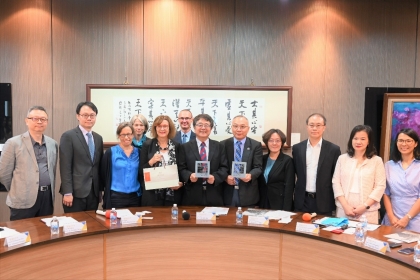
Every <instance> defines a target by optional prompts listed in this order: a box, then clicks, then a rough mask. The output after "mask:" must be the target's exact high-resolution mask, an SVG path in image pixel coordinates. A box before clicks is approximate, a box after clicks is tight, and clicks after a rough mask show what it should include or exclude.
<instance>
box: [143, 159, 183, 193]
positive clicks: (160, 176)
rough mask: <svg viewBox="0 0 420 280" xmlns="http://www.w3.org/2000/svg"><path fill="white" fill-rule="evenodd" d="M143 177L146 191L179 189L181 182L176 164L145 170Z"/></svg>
mask: <svg viewBox="0 0 420 280" xmlns="http://www.w3.org/2000/svg"><path fill="white" fill-rule="evenodd" d="M143 176H144V185H145V186H144V187H145V189H146V190H155V189H166V188H172V187H177V186H178V182H179V177H178V166H177V165H176V164H172V165H163V166H159V167H151V168H144V169H143Z"/></svg>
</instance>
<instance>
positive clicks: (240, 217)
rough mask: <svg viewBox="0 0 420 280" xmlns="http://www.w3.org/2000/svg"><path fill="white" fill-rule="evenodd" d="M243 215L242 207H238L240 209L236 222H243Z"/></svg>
mask: <svg viewBox="0 0 420 280" xmlns="http://www.w3.org/2000/svg"><path fill="white" fill-rule="evenodd" d="M243 219H244V217H243V215H242V207H238V211H236V223H237V224H242V222H243Z"/></svg>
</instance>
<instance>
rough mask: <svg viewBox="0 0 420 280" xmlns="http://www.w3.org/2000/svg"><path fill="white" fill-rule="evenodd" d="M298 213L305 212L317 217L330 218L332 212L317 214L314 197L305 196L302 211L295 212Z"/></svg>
mask: <svg viewBox="0 0 420 280" xmlns="http://www.w3.org/2000/svg"><path fill="white" fill-rule="evenodd" d="M296 211H298V212H307V213H313V212H315V213H317V214H319V215H325V216H331V215H332V211H331V212H319V211H318V207H317V204H316V197H310V196H307V195H305V201H304V203H303V209H301V210H296Z"/></svg>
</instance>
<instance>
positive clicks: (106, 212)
mask: <svg viewBox="0 0 420 280" xmlns="http://www.w3.org/2000/svg"><path fill="white" fill-rule="evenodd" d="M96 214H98V215H102V216H105V218H107V219H109V218H110V216H111V210H106V211H102V210H96Z"/></svg>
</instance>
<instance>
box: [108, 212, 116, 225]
mask: <svg viewBox="0 0 420 280" xmlns="http://www.w3.org/2000/svg"><path fill="white" fill-rule="evenodd" d="M109 218H110V219H111V225H116V224H117V211H116V210H115V208H112V210H111V212H110V213H109Z"/></svg>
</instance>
